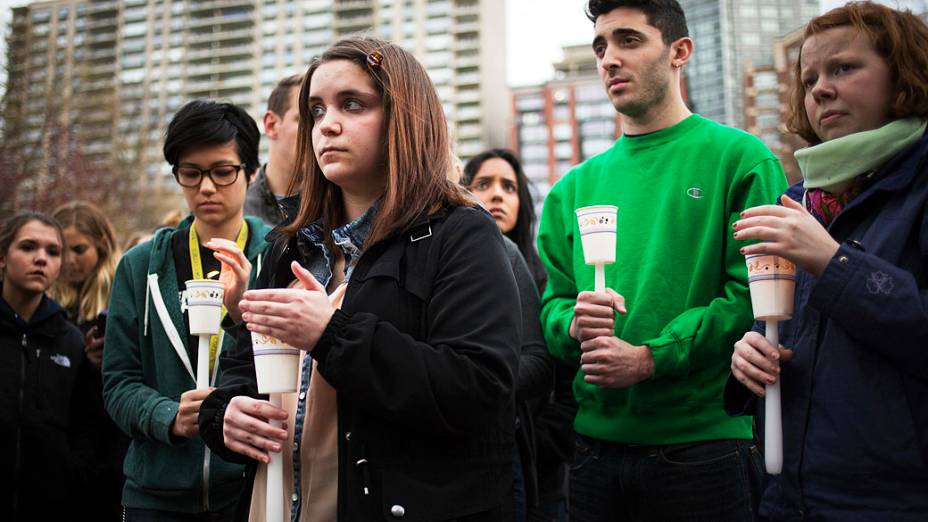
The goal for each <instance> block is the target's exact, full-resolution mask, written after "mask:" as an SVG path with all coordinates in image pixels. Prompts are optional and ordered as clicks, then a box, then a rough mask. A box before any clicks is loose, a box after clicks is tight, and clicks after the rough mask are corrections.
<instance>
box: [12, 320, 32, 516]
mask: <svg viewBox="0 0 928 522" xmlns="http://www.w3.org/2000/svg"><path fill="white" fill-rule="evenodd" d="M28 344H29V343H28V342H26V334H23V338H22V340H21V341H20V345H21V346H22V351H20V352H19V358H20V364H19V400H18V405H19V406H18V407H19V412H18V413H19V414H18V420H17V422H16V463H15V464H14V468H13V469H14V470H15V473H14V474H13V477H14V478H13V519H14V520H15V519H16V518H17V516H18V515H17V513H18V512H19V506H18V504H19V491H18V490H19V487H18V484H19V473H20V471H21V468H22V465H23V464H22V455H21V453H22V439H23V427H22V426H23V401H24V399H25V393H26V390H25V387H26V362H27V361H26V348H28Z"/></svg>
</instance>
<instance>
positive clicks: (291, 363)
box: [251, 332, 300, 393]
mask: <svg viewBox="0 0 928 522" xmlns="http://www.w3.org/2000/svg"><path fill="white" fill-rule="evenodd" d="M251 345H252V350H253V351H254V354H255V375H256V376H257V377H258V392H260V393H289V392H295V391H296V384H297V378H298V377H299V375H300V350H298V349H297V348H294V347H292V346H290V345H289V344H287V343H285V342H283V341H281V340H280V339H277V338H276V337H271V336H270V335H265V334H259V333H255V332H251Z"/></svg>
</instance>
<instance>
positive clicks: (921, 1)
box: [0, 0, 928, 86]
mask: <svg viewBox="0 0 928 522" xmlns="http://www.w3.org/2000/svg"><path fill="white" fill-rule="evenodd" d="M491 1H497V0H491ZM820 1H821V5H822V9H823V10H825V9H831V8H833V7H837V6H840V5H843V4H844V0H820ZM28 3H29V2H28V1H25V0H0V36H2V39H0V56H5V45H6V31H7V23H8V21H9V17H10V7H13V6H19V5H25V4H28ZM881 3H884V4H887V5H891V6H893V7H907V8H911V9H912V10H913V11H924V10H926V9H928V1H926V0H884V1H883V2H881ZM585 4H586V0H506V29H507V34H508V42H507V46H506V48H507V49H506V51H507V52H506V61H507V72H506V78H507V83H509V85H511V86H519V85H534V84H539V83H542V82H544V81H545V80H547V79H550V78H551V77H553V75H554V68H553V66H552V63H554V62H557V61H559V60H560V59H561V58H562V54H561V47H563V46H565V45H571V44H579V43H588V42H590V41H591V33H592V30H593V26H592V23H591V22H590V21H589V20H587V19H586V16H585V15H584V14H583V8H584V6H585ZM2 61H3V59H2V58H0V62H2ZM4 74H5V71H0V80H2V79H3V75H4Z"/></svg>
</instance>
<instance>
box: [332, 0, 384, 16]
mask: <svg viewBox="0 0 928 522" xmlns="http://www.w3.org/2000/svg"><path fill="white" fill-rule="evenodd" d="M373 7H374V3H373V2H372V1H371V0H335V2H334V3H333V4H332V11H334V12H336V13H341V12H343V11H359V10H362V9H372V8H373Z"/></svg>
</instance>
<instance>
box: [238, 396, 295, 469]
mask: <svg viewBox="0 0 928 522" xmlns="http://www.w3.org/2000/svg"><path fill="white" fill-rule="evenodd" d="M270 419H273V420H276V421H281V422H283V421H285V420H287V411H286V410H282V409H280V408H277V407H274V406H272V405H271V403H269V402H267V401H259V400H257V399H252V398H251V397H245V396H238V397H233V398H232V400H231V401H229V405H228V406H227V407H226V415H225V417H223V423H222V440H223V443H224V444H225V445H226V447H227V448H229V449H230V450H232V451H234V452H236V453H241V454H242V455H245V456H246V457H251V458H252V459H254V460H257V461H258V462H263V463H265V464H267V463H268V462H270V457H269V456H268V453H267V452H268V451H273V452H280V450H281V446H282V443H283V442H284V441H286V440H287V429H286V428H287V425H286V424H282V425H281V427H280V428H277V427H275V426H272V425H271V424H270V422H269V420H270Z"/></svg>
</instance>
